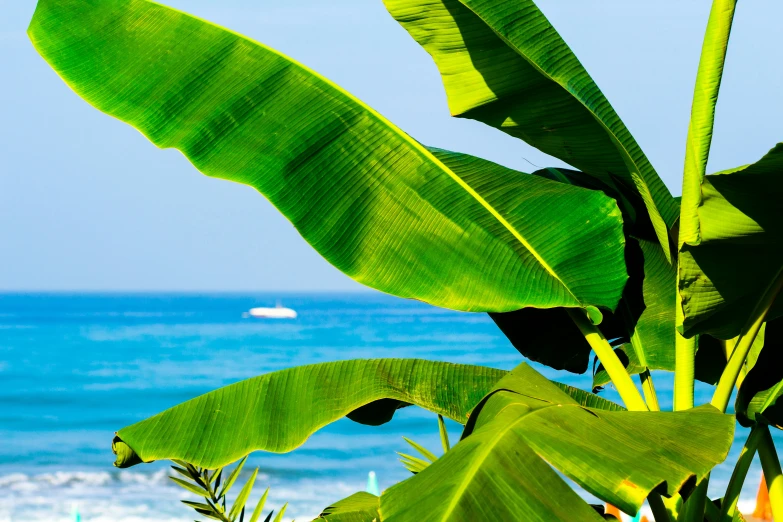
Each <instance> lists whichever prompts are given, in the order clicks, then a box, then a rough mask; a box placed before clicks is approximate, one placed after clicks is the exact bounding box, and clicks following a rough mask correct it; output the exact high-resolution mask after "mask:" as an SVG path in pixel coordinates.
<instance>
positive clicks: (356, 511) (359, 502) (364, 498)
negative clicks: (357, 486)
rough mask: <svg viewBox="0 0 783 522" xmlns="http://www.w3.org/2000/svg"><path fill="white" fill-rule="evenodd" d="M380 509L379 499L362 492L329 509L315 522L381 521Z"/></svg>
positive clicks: (314, 521) (336, 503)
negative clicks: (322, 521)
mask: <svg viewBox="0 0 783 522" xmlns="http://www.w3.org/2000/svg"><path fill="white" fill-rule="evenodd" d="M379 507H380V499H379V498H378V497H376V496H375V495H372V494H370V493H365V492H364V491H360V492H359V493H354V494H353V495H351V496H350V497H347V498H344V499H342V500H340V501H338V502H335V503H334V504H332V505H331V506H329V507H327V508H326V509H324V510H323V512H322V513H321V514H320V515H318V518H316V519H315V520H313V522H317V521H319V520H326V521H328V522H373V521H376V520H380V515H379V514H378V508H379Z"/></svg>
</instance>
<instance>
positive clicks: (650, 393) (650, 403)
mask: <svg viewBox="0 0 783 522" xmlns="http://www.w3.org/2000/svg"><path fill="white" fill-rule="evenodd" d="M639 380H640V381H641V383H642V392H644V400H645V402H646V403H647V408H649V409H650V411H661V407H660V405H659V404H658V394H657V393H655V384H653V380H652V375H650V369H649V368H645V369H644V371H643V372H642V373H640V374H639Z"/></svg>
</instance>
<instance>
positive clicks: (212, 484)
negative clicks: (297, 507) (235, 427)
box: [169, 457, 287, 522]
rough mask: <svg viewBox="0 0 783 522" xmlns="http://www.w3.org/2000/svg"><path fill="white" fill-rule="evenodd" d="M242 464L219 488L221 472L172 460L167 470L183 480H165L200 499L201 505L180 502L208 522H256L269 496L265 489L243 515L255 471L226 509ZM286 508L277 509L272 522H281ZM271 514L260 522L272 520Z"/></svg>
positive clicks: (199, 503)
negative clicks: (228, 496) (253, 507)
mask: <svg viewBox="0 0 783 522" xmlns="http://www.w3.org/2000/svg"><path fill="white" fill-rule="evenodd" d="M246 461H247V457H245V458H243V459H242V460H241V461H239V463H238V464H237V465H236V466H235V467H234V469H233V470H232V471H231V473H230V475H229V478H228V480H226V481H225V482H223V484H222V486H221V479H222V475H223V471H224V468H218V469H215V470H209V469H206V468H201V467H197V466H194V465H193V464H190V463H189V462H185V461H183V460H174V461H173V462H174V465H172V466H171V469H173V470H174V471H175V472H176V473H177V474H178V475H180V477H183V478H180V477H173V476H170V477H169V478H170V479H171V481H172V482H174V483H175V484H176V485H178V486H180V487H181V488H182V489H184V490H185V491H187V492H189V493H192V494H194V495H198V496H200V497H202V498H203V499H204V500H203V502H195V501H192V500H183V501H182V503H183V504H185V505H186V506H189V507H191V508H193V509H194V510H195V511H196V513H198V514H199V515H202V516H204V517H207V518H208V519H210V520H219V521H220V522H245V520H247V522H257V521H258V520H259V519H260V517H261V515H262V512H263V510H264V504H265V503H266V499H267V497H268V495H269V489H268V488H267V489H266V491H264V494H263V495H261V498H260V499H259V501H258V503H257V504H256V507H255V509H253V511H252V512H247V513H246V509H245V508H246V506H245V504H246V503H247V500H248V498H249V497H250V495H251V493H252V491H253V486H254V485H255V481H256V477H258V468H256V469H254V470H253V472H252V473H251V475H250V478H249V479H248V480H247V481H246V482H245V484H244V485H243V486H242V488H241V490H240V491H239V493H238V494H237V496H236V499H235V500H234V502H233V503H232V504H231V507H230V508H228V507H227V500H226V497H227V495H228V494H229V492H230V491H231V489H232V487H233V486H234V484H235V483H236V482H237V479H238V478H239V474H240V473H241V471H242V468H243V466H244V465H245V462H246ZM286 507H287V504H286V505H284V506H283V507H282V508H281V509H280V512H279V513H278V514H277V518H275V521H279V520H281V519H282V516H283V514H284V513H285V510H286ZM246 514H247V515H248V517H247V518H246V517H245V515H246ZM273 514H274V510H272V511H270V512H269V514H268V515H267V516H266V519H264V522H269V521H270V520H271V519H272V515H273Z"/></svg>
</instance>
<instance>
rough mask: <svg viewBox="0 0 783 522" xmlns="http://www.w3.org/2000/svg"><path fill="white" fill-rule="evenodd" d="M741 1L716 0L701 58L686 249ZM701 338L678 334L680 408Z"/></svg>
mask: <svg viewBox="0 0 783 522" xmlns="http://www.w3.org/2000/svg"><path fill="white" fill-rule="evenodd" d="M736 5H737V0H713V2H712V9H711V10H710V18H709V20H708V21H707V30H706V31H705V33H704V43H703V44H702V48H701V57H700V58H699V70H698V72H697V74H696V85H695V87H694V90H693V104H692V106H691V120H690V124H689V125H688V139H687V140H686V142H685V169H684V173H683V178H682V202H681V205H680V222H679V228H680V229H679V241H678V246H679V248H680V250H682V246H683V244H685V243H690V244H694V245H696V244H699V242H700V241H701V237H700V236H701V234H700V230H699V215H698V208H699V205H700V204H701V197H702V196H701V184H702V181H703V180H704V174H705V172H706V169H707V160H708V158H709V155H710V146H711V144H712V131H713V127H714V126H715V104H716V103H717V101H718V93H719V91H720V83H721V79H722V77H723V66H724V64H725V62H726V50H727V49H728V45H729V35H730V34H731V25H732V22H733V21H734V9H735V7H736ZM677 274H678V281H677V298H676V307H677V323H676V324H678V325H681V324H682V321H683V318H684V313H683V310H682V300H681V298H680V288H679V263H678V267H677ZM696 342H697V341H696V339H685V338H684V337H682V336H681V335H680V334H679V332H677V333H675V349H676V352H675V357H676V359H675V362H676V366H675V375H674V409H675V410H686V409H689V408H692V407H693V382H694V367H695V360H696Z"/></svg>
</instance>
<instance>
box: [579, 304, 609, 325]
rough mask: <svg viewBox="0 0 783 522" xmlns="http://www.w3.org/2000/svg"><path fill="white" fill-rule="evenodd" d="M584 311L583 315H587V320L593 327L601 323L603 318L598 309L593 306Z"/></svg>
mask: <svg viewBox="0 0 783 522" xmlns="http://www.w3.org/2000/svg"><path fill="white" fill-rule="evenodd" d="M584 310H585V314H587V318H588V319H589V320H590V322H591V323H592V324H593V325H595V326H598V325H599V324H601V321H603V320H604V316H603V314H602V313H601V311H600V310H599V309H598V308H596V307H594V306H587V307H585V309H584Z"/></svg>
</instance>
